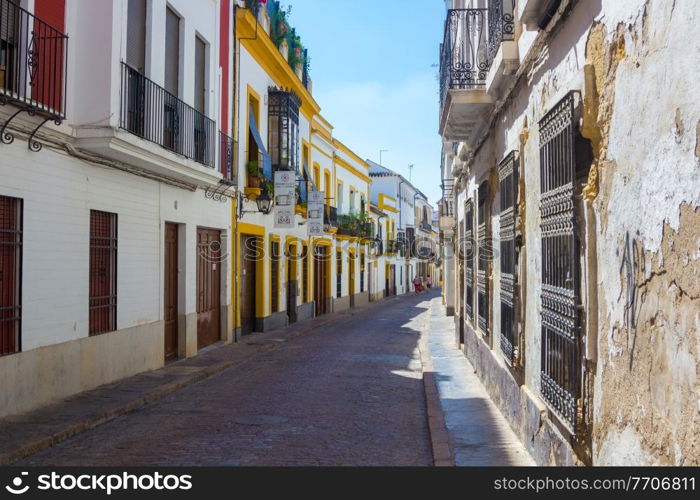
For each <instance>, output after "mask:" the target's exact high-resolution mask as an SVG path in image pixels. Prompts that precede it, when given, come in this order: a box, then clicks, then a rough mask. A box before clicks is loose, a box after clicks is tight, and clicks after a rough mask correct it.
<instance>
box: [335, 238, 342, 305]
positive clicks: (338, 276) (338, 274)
mask: <svg viewBox="0 0 700 500" xmlns="http://www.w3.org/2000/svg"><path fill="white" fill-rule="evenodd" d="M335 266H336V269H335V294H336V297H338V298H340V297H342V296H343V252H342V251H341V250H338V251H337V252H336V254H335Z"/></svg>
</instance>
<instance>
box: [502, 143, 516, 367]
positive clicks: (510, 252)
mask: <svg viewBox="0 0 700 500" xmlns="http://www.w3.org/2000/svg"><path fill="white" fill-rule="evenodd" d="M518 170H519V159H518V157H517V153H516V152H515V151H513V152H511V153H510V154H509V155H508V156H507V157H506V158H505V159H504V160H503V161H502V162H501V164H500V165H499V166H498V179H499V182H500V188H499V189H500V195H501V196H500V197H501V214H500V232H499V239H500V242H501V255H500V259H501V351H503V354H504V356H505V358H506V361H508V362H509V363H511V364H512V363H514V362H515V361H516V360H517V359H518V356H519V352H518V346H519V341H518V340H519V339H517V338H516V328H515V327H516V325H515V308H516V300H517V297H516V292H515V282H516V280H517V275H516V270H517V249H516V246H515V233H516V226H515V224H516V220H517V216H518V174H519V172H518Z"/></svg>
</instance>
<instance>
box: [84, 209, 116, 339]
mask: <svg viewBox="0 0 700 500" xmlns="http://www.w3.org/2000/svg"><path fill="white" fill-rule="evenodd" d="M116 329H117V214H113V213H109V212H100V211H98V210H91V211H90V325H89V334H90V335H99V334H102V333H108V332H112V331H114V330H116Z"/></svg>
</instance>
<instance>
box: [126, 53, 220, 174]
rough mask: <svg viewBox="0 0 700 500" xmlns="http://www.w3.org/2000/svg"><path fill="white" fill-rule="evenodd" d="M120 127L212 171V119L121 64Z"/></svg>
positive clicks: (214, 127)
mask: <svg viewBox="0 0 700 500" xmlns="http://www.w3.org/2000/svg"><path fill="white" fill-rule="evenodd" d="M121 90H122V93H121V116H120V127H121V128H123V129H124V130H127V131H128V132H131V133H132V134H134V135H136V136H138V137H141V138H142V139H145V140H147V141H150V142H153V143H155V144H158V145H160V146H162V147H163V148H165V149H168V150H170V151H172V152H173V153H176V154H179V155H182V156H184V157H185V158H189V159H192V160H194V161H196V162H198V163H201V164H202V165H205V166H207V167H210V168H214V167H215V161H216V159H215V158H216V142H215V141H216V125H215V123H214V121H213V120H211V119H210V118H208V117H207V116H205V115H204V114H202V113H200V112H199V111H197V110H196V109H194V108H193V107H192V106H189V105H187V104H185V103H184V102H183V101H181V100H180V99H178V98H177V97H175V96H174V95H172V94H171V93H169V92H168V91H167V90H165V89H164V88H163V87H161V86H159V85H157V84H156V83H154V82H153V81H152V80H150V79H149V78H146V77H145V76H144V75H142V74H141V73H139V72H138V71H137V70H135V69H134V68H132V67H130V66H128V65H127V64H126V63H124V62H122V81H121Z"/></svg>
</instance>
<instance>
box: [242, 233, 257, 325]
mask: <svg viewBox="0 0 700 500" xmlns="http://www.w3.org/2000/svg"><path fill="white" fill-rule="evenodd" d="M257 243H258V239H257V238H256V237H255V236H241V255H242V262H241V293H240V301H241V305H240V310H241V335H248V334H250V333H252V332H254V331H255V309H256V302H255V293H256V290H255V281H256V276H257V275H256V258H255V255H256V248H257Z"/></svg>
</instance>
